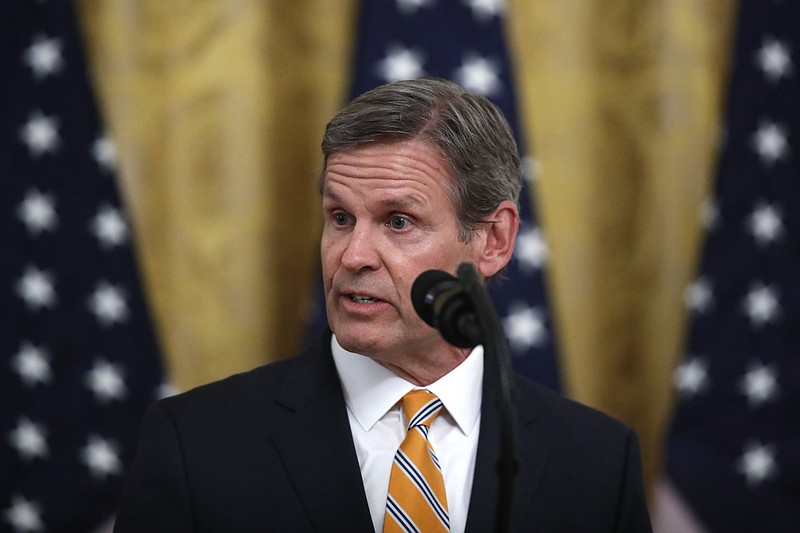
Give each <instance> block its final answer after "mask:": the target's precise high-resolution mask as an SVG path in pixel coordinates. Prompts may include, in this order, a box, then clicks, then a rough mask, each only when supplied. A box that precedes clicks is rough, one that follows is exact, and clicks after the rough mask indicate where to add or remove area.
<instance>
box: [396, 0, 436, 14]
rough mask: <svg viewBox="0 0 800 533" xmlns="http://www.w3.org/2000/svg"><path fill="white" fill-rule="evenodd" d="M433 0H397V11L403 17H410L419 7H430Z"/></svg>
mask: <svg viewBox="0 0 800 533" xmlns="http://www.w3.org/2000/svg"><path fill="white" fill-rule="evenodd" d="M432 5H433V0H397V9H398V10H399V11H400V12H401V13H403V14H404V15H411V14H414V13H416V12H417V10H418V9H419V8H421V7H430V6H432Z"/></svg>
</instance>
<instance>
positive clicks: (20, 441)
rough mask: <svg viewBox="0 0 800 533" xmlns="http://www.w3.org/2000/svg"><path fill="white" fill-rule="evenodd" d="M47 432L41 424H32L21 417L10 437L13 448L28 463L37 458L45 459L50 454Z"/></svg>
mask: <svg viewBox="0 0 800 533" xmlns="http://www.w3.org/2000/svg"><path fill="white" fill-rule="evenodd" d="M46 435H47V431H46V430H45V429H44V426H43V425H41V424H36V423H34V422H31V420H30V419H29V418H27V417H21V418H20V419H19V421H18V422H17V427H16V428H15V429H13V430H12V431H11V432H10V433H9V436H8V440H9V442H10V443H11V446H13V447H14V448H16V449H17V452H19V455H20V457H22V458H23V459H24V460H26V461H30V460H32V459H35V458H37V457H38V458H40V459H45V458H47V456H48V455H49V454H50V449H49V448H48V447H47V440H46V439H45V436H46Z"/></svg>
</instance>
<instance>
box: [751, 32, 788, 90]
mask: <svg viewBox="0 0 800 533" xmlns="http://www.w3.org/2000/svg"><path fill="white" fill-rule="evenodd" d="M756 61H757V62H758V64H759V66H760V67H761V70H763V71H764V74H765V75H766V76H767V79H768V80H769V81H770V82H772V83H775V82H776V81H779V80H780V79H781V78H782V77H784V76H788V75H789V74H790V73H791V72H792V60H791V58H790V57H789V46H788V45H787V44H786V43H784V42H782V41H778V40H777V39H773V38H766V39H764V42H763V44H762V46H761V48H760V49H759V50H758V52H757V53H756Z"/></svg>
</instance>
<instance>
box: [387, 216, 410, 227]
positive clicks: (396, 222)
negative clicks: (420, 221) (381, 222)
mask: <svg viewBox="0 0 800 533" xmlns="http://www.w3.org/2000/svg"><path fill="white" fill-rule="evenodd" d="M409 224H410V222H409V220H408V219H407V218H406V217H403V216H400V215H392V216H391V217H389V221H388V222H387V223H386V225H387V226H389V227H390V228H392V229H397V230H401V229H406V228H407V227H408V225H409Z"/></svg>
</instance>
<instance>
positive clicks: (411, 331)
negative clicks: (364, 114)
mask: <svg viewBox="0 0 800 533" xmlns="http://www.w3.org/2000/svg"><path fill="white" fill-rule="evenodd" d="M453 179H454V178H453V177H452V175H451V172H450V169H449V166H448V165H447V163H445V161H444V160H443V159H442V158H441V157H440V156H439V155H438V154H437V153H436V152H435V151H434V150H433V149H432V148H431V147H429V146H428V145H427V144H426V143H424V142H422V141H419V140H414V141H395V142H391V143H375V144H367V145H365V146H363V147H359V148H356V149H353V150H348V151H346V152H342V153H338V154H334V155H332V156H331V157H330V158H329V159H328V164H327V166H326V169H325V178H324V183H323V194H322V209H323V216H324V228H323V233H322V241H321V245H320V251H321V256H322V275H323V280H324V287H325V298H326V307H327V312H328V321H329V323H330V326H331V329H332V330H333V332H334V333H335V334H336V337H337V339H338V341H339V343H340V344H341V345H342V346H343V347H344V348H345V349H347V350H350V351H353V352H358V353H362V354H365V355H368V356H370V357H373V358H375V359H376V360H379V361H384V362H390V363H391V361H392V358H393V357H394V356H396V355H399V356H406V357H407V356H415V355H417V354H419V355H433V352H435V351H436V350H437V349H440V348H441V346H443V343H444V341H442V340H441V338H440V337H439V334H438V333H437V332H436V331H435V330H434V329H433V328H431V327H429V326H427V325H425V324H424V322H422V320H421V319H420V318H419V317H418V316H417V313H416V312H415V311H414V308H413V306H412V304H411V285H412V284H413V283H414V280H415V279H416V278H417V276H418V275H419V274H420V273H422V272H423V271H425V270H428V269H433V268H436V269H441V270H446V271H448V272H454V271H455V269H456V267H457V266H458V265H459V264H460V263H461V262H463V261H468V260H469V261H474V260H475V259H476V257H477V255H476V254H478V249H479V247H480V242H481V239H480V238H473V239H472V240H471V241H470V243H463V242H461V241H459V239H458V222H457V219H456V212H455V207H454V206H453V204H452V203H451V201H450V197H449V196H448V194H447V192H446V189H445V184H446V183H452V180H453ZM476 237H477V236H476Z"/></svg>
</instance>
